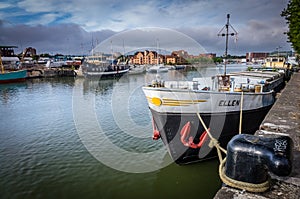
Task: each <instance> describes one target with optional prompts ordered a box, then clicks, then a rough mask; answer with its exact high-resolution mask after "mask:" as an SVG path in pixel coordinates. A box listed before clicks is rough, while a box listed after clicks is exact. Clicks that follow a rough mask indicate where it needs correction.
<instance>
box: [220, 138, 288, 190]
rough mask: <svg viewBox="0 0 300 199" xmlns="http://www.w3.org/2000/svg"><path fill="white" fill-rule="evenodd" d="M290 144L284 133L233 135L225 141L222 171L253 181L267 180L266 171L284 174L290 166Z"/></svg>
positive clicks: (248, 181) (238, 179)
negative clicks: (274, 136)
mask: <svg viewBox="0 0 300 199" xmlns="http://www.w3.org/2000/svg"><path fill="white" fill-rule="evenodd" d="M292 148H293V141H292V139H291V138H290V137H288V136H278V137H276V138H265V137H260V136H254V135H248V134H239V135H236V136H234V137H233V138H232V139H231V140H230V142H229V143H228V145H227V158H226V165H225V174H226V176H227V177H229V178H232V179H234V180H237V181H242V182H247V183H253V184H259V183H263V182H265V181H267V180H268V171H270V172H272V173H274V174H276V175H278V176H287V175H289V174H290V173H291V170H292Z"/></svg>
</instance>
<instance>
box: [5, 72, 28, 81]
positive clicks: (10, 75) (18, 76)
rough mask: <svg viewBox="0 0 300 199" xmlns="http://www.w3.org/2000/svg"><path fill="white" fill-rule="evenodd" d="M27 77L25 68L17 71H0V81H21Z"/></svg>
mask: <svg viewBox="0 0 300 199" xmlns="http://www.w3.org/2000/svg"><path fill="white" fill-rule="evenodd" d="M26 77H27V71H26V70H18V71H6V72H3V73H0V83H1V84H3V83H13V82H21V81H25V80H26Z"/></svg>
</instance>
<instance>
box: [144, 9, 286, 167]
mask: <svg viewBox="0 0 300 199" xmlns="http://www.w3.org/2000/svg"><path fill="white" fill-rule="evenodd" d="M227 19H228V21H227V24H226V26H225V27H227V33H226V34H224V35H223V34H222V36H226V37H228V35H232V33H228V27H229V26H230V24H229V15H228V16H227ZM226 39H228V38H226ZM226 45H227V42H226ZM225 55H226V56H227V46H226V52H225ZM224 67H225V73H224V74H222V75H216V76H213V77H208V78H193V79H192V81H163V80H161V79H160V77H159V75H157V78H156V80H153V81H152V82H151V83H150V84H148V85H146V86H144V87H143V91H144V94H145V96H146V98H147V101H148V106H149V108H150V111H151V114H152V119H153V122H152V124H153V134H154V135H153V139H158V138H161V139H162V141H163V143H164V144H165V145H166V147H167V149H168V152H169V154H170V156H171V157H172V159H173V160H174V161H175V162H176V163H178V164H188V163H192V162H197V161H202V160H206V159H210V158H213V157H216V155H217V154H216V151H215V150H213V149H212V148H211V147H209V142H210V139H209V136H207V135H208V134H207V132H206V130H205V129H206V127H207V128H208V129H209V131H210V133H211V134H212V135H213V137H214V138H215V139H217V140H218V141H219V143H220V145H221V146H222V147H223V148H226V145H227V143H228V142H229V141H230V139H231V138H232V137H233V136H234V135H236V134H238V133H239V132H242V133H244V134H253V133H254V132H255V131H256V130H257V129H258V128H259V125H260V124H261V122H262V121H263V119H264V117H265V115H266V114H267V113H268V111H269V110H270V108H271V107H272V105H273V104H274V102H275V91H278V90H279V89H280V88H282V86H283V84H284V81H283V76H284V75H283V73H280V72H269V71H243V72H235V73H229V74H226V62H225V66H224Z"/></svg>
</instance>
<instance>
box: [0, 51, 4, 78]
mask: <svg viewBox="0 0 300 199" xmlns="http://www.w3.org/2000/svg"><path fill="white" fill-rule="evenodd" d="M0 66H1V73H2V74H3V73H4V66H3V63H2V56H1V51H0Z"/></svg>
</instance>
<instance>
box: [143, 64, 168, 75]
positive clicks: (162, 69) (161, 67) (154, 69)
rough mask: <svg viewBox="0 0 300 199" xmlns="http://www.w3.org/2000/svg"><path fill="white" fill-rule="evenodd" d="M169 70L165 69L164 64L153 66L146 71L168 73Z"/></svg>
mask: <svg viewBox="0 0 300 199" xmlns="http://www.w3.org/2000/svg"><path fill="white" fill-rule="evenodd" d="M168 70H169V69H168V68H167V67H165V66H164V65H163V64H157V65H153V66H150V67H148V68H147V69H146V71H147V72H149V73H163V72H168Z"/></svg>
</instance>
